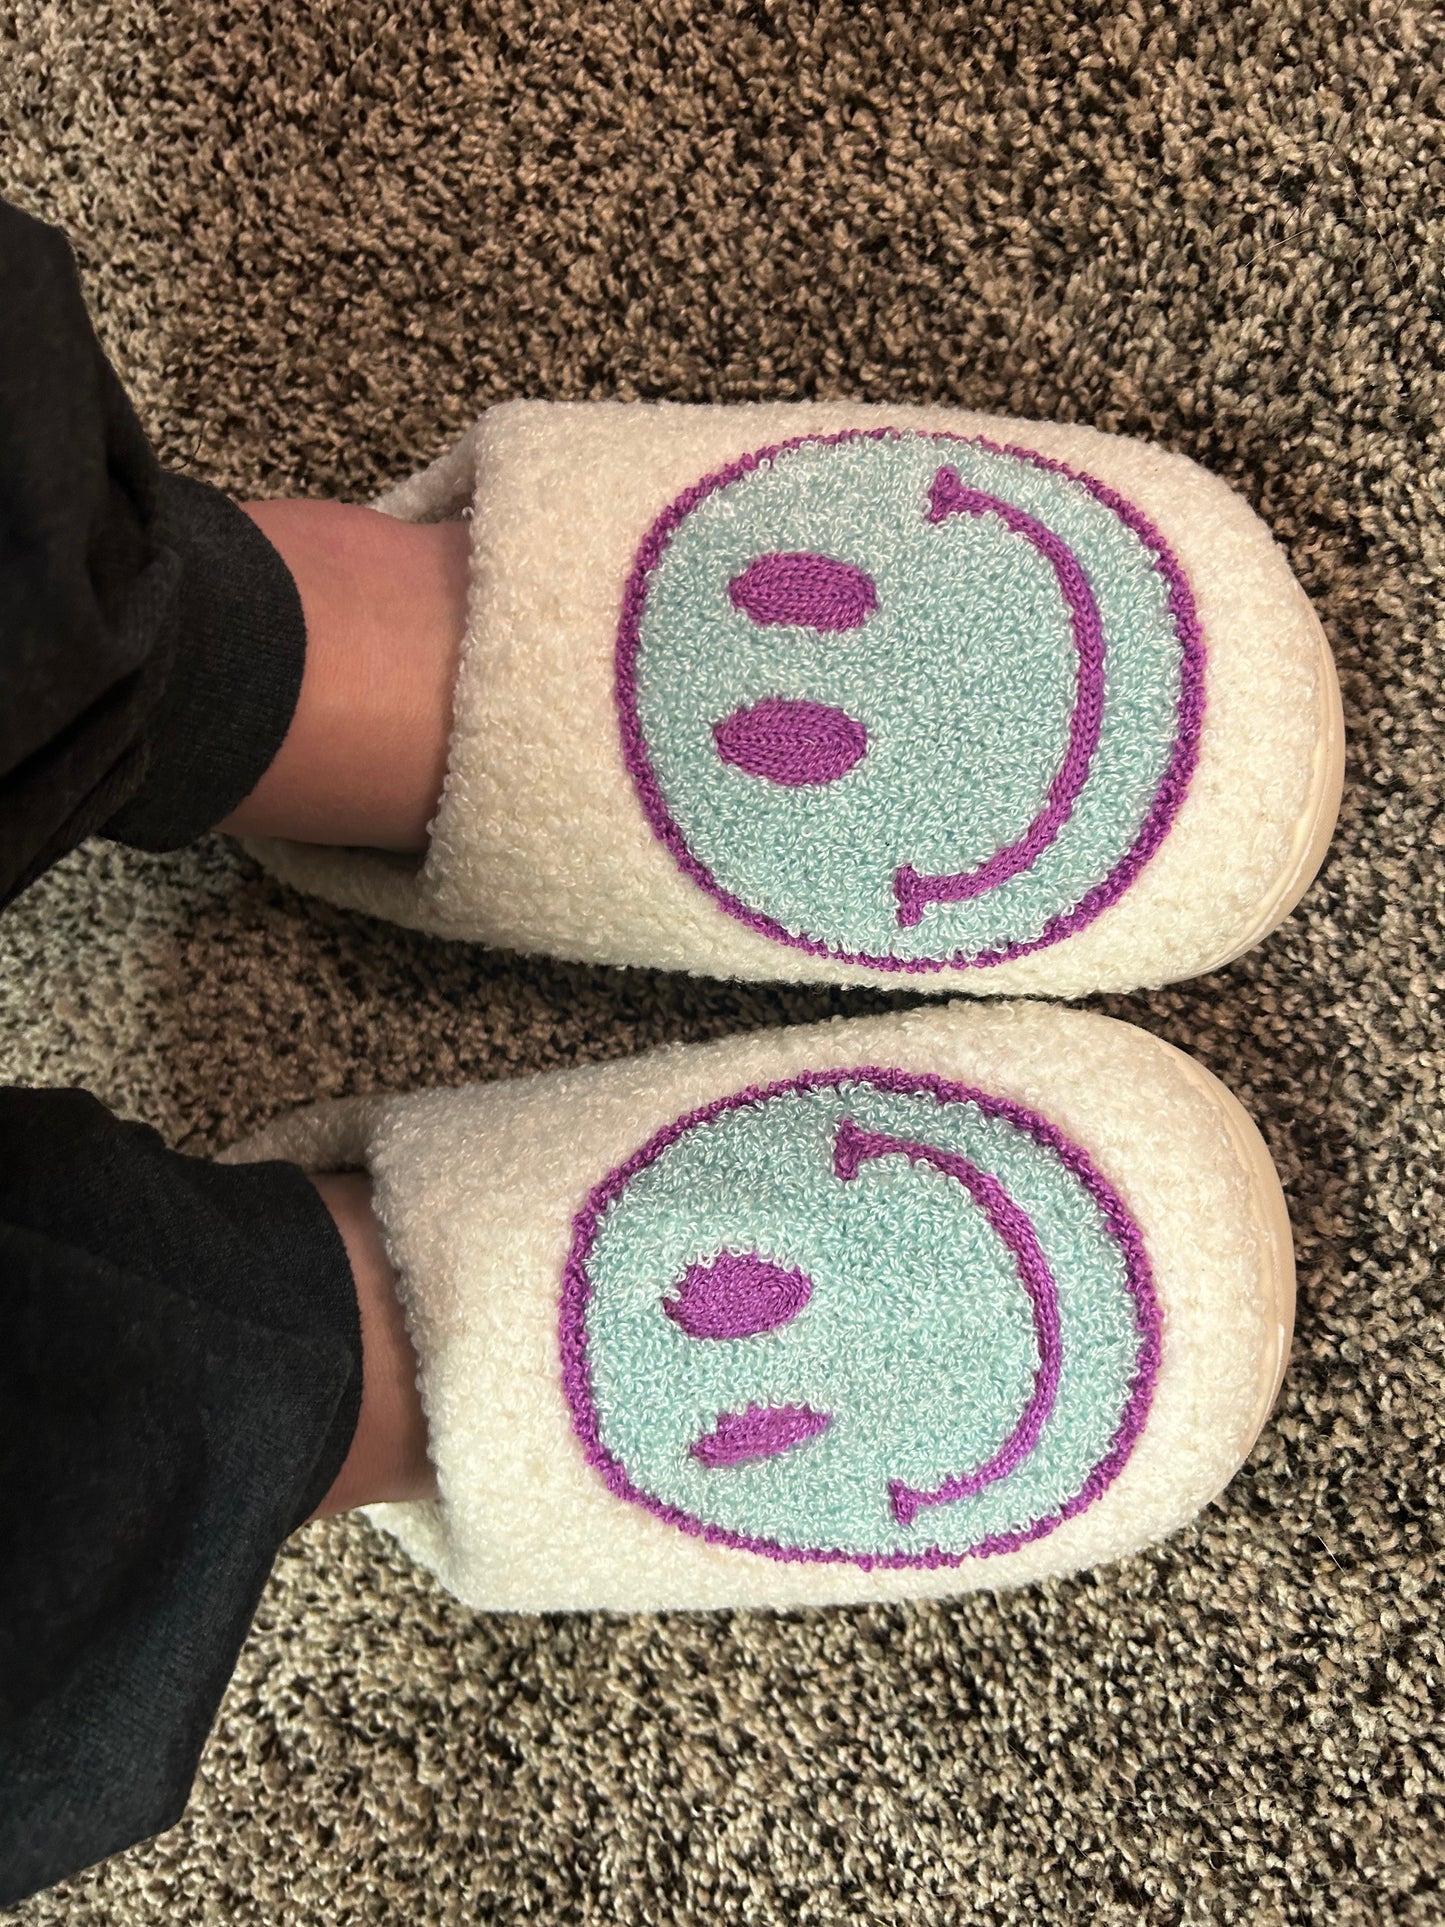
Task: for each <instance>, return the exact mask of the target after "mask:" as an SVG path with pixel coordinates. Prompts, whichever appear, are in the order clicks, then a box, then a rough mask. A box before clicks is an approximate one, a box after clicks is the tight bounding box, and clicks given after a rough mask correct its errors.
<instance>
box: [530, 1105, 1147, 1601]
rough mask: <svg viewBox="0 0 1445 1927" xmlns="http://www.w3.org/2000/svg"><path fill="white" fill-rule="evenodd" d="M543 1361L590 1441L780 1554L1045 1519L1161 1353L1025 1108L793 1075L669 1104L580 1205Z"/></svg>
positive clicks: (1010, 1540) (946, 1536) (675, 1516)
mask: <svg viewBox="0 0 1445 1927" xmlns="http://www.w3.org/2000/svg"><path fill="white" fill-rule="evenodd" d="M559 1335H560V1344H561V1357H562V1370H563V1382H564V1386H565V1390H566V1394H567V1398H568V1401H569V1404H570V1406H571V1412H572V1419H573V1424H574V1427H575V1430H576V1432H577V1435H578V1437H579V1439H580V1440H581V1443H582V1446H583V1449H584V1451H585V1453H586V1456H587V1458H588V1460H589V1462H590V1463H591V1464H592V1466H593V1467H594V1468H595V1469H596V1470H597V1472H598V1473H600V1475H601V1476H602V1478H603V1479H604V1480H605V1481H606V1483H607V1485H608V1486H609V1487H610V1488H611V1489H612V1491H613V1492H614V1493H616V1494H617V1495H618V1496H619V1497H620V1498H623V1499H626V1500H630V1501H632V1502H634V1503H636V1504H638V1505H641V1506H644V1507H646V1508H647V1509H648V1510H650V1511H652V1512H654V1513H656V1514H658V1515H659V1516H660V1517H662V1518H663V1519H665V1520H667V1521H668V1522H669V1523H671V1524H673V1525H676V1526H678V1527H680V1528H681V1529H683V1530H684V1531H687V1532H691V1533H695V1534H699V1535H701V1536H702V1537H704V1538H706V1539H709V1540H711V1541H714V1542H716V1543H719V1544H723V1545H728V1546H734V1547H739V1548H742V1549H745V1550H748V1551H752V1552H757V1553H762V1554H765V1555H768V1556H771V1557H774V1558H781V1559H815V1560H832V1561H838V1560H843V1561H848V1562H851V1563H853V1564H856V1565H859V1566H862V1567H865V1568H866V1567H871V1566H875V1565H881V1566H933V1565H949V1564H956V1563H958V1561H960V1560H961V1559H963V1558H965V1557H970V1556H979V1555H987V1554H991V1553H998V1552H1006V1551H1011V1550H1014V1549H1015V1548H1016V1547H1018V1546H1020V1545H1023V1544H1026V1543H1027V1542H1029V1541H1030V1540H1033V1539H1037V1538H1040V1537H1042V1536H1043V1535H1044V1534H1045V1533H1047V1532H1049V1531H1051V1530H1052V1529H1053V1528H1054V1527H1055V1526H1057V1525H1059V1524H1060V1523H1061V1522H1062V1521H1063V1520H1064V1519H1067V1518H1069V1517H1072V1516H1073V1515H1074V1514H1075V1513H1077V1512H1080V1511H1082V1510H1083V1509H1084V1508H1085V1507H1086V1506H1087V1505H1089V1504H1091V1503H1092V1501H1093V1500H1094V1499H1096V1498H1097V1497H1098V1496H1099V1495H1100V1493H1102V1492H1103V1491H1104V1490H1105V1489H1106V1487H1107V1486H1108V1485H1109V1484H1110V1483H1111V1481H1112V1480H1113V1479H1114V1477H1115V1476H1116V1475H1117V1473H1118V1472H1119V1470H1120V1469H1121V1467H1122V1466H1123V1465H1124V1463H1125V1462H1126V1460H1127V1459H1128V1456H1129V1454H1130V1452H1131V1450H1132V1449H1133V1445H1134V1443H1135V1441H1136V1440H1137V1438H1138V1436H1139V1433H1140V1431H1141V1430H1142V1428H1143V1425H1144V1421H1145V1418H1146V1416H1147V1412H1148V1408H1149V1401H1150V1397H1151V1395H1152V1390H1153V1385H1154V1379H1155V1376H1156V1373H1157V1369H1158V1363H1159V1346H1160V1327H1159V1314H1158V1307H1157V1304H1156V1301H1155V1297H1154V1291H1153V1286H1152V1282H1151V1278H1150V1271H1149V1263H1148V1258H1147V1255H1146V1253H1145V1249H1144V1244H1143V1240H1142V1238H1141V1236H1140V1233H1139V1230H1138V1227H1137V1226H1136V1224H1135V1223H1134V1221H1133V1219H1132V1217H1131V1216H1130V1214H1129V1212H1128V1211H1127V1209H1126V1207H1125V1206H1124V1204H1123V1202H1122V1200H1121V1199H1120V1198H1119V1197H1118V1195H1117V1193H1115V1192H1114V1191H1113V1189H1112V1188H1111V1187H1110V1186H1109V1184H1108V1183H1107V1182H1106V1180H1105V1179H1104V1178H1103V1177H1102V1176H1101V1174H1100V1173H1099V1172H1098V1171H1097V1170H1096V1169H1095V1168H1094V1166H1093V1164H1092V1163H1091V1162H1090V1160H1089V1159H1088V1157H1087V1156H1086V1155H1085V1153H1084V1152H1083V1151H1082V1150H1081V1149H1080V1148H1079V1147H1078V1146H1077V1145H1074V1144H1072V1143H1071V1142H1070V1141H1069V1140H1068V1139H1067V1138H1066V1137H1064V1136H1063V1134H1062V1133H1061V1132H1060V1131H1058V1130H1057V1129H1056V1128H1055V1127H1054V1126H1053V1125H1051V1124H1050V1123H1049V1122H1048V1121H1047V1120H1046V1119H1044V1118H1042V1117H1040V1116H1038V1115H1036V1114H1035V1113H1033V1112H1030V1111H1027V1110H1025V1109H1023V1108H1022V1107H1020V1106H1018V1105H1015V1104H1011V1103H1008V1102H1006V1101H1004V1100H1002V1099H998V1098H993V1097H990V1096H988V1095H986V1094H985V1093H983V1092H979V1091H973V1090H970V1089H968V1088H966V1087H964V1086H961V1085H958V1084H951V1083H948V1082H945V1081H944V1080H942V1079H939V1078H932V1077H924V1076H918V1075H915V1074H912V1073H907V1072H902V1071H896V1070H890V1069H878V1068H873V1067H866V1068H861V1069H856V1070H848V1071H829V1072H817V1073H805V1074H804V1075H802V1076H800V1077H797V1078H794V1079H791V1080H789V1081H787V1082H783V1083H778V1084H774V1085H770V1086H767V1087H765V1088H753V1089H748V1090H744V1091H740V1092H738V1093H737V1094H736V1095H734V1096H732V1097H728V1098H724V1099H722V1100H720V1101H718V1102H716V1103H713V1104H710V1105H707V1106H705V1107H703V1108H702V1109H700V1110H698V1111H695V1112H692V1113H690V1114H689V1115H687V1116H685V1117H682V1118H679V1119H678V1120H677V1121H676V1122H675V1123H673V1124H671V1125H669V1126H668V1127H667V1128H666V1129H664V1130H662V1131H660V1132H658V1133H657V1134H656V1135H655V1136H654V1137H653V1138H652V1139H651V1140H650V1141H649V1142H648V1143H646V1144H645V1145H643V1146H642V1147H641V1148H640V1149H639V1150H638V1151H637V1152H636V1153H635V1154H634V1155H633V1156H632V1157H631V1158H629V1159H628V1160H627V1161H626V1162H625V1163H624V1164H622V1165H621V1166H619V1167H618V1168H617V1169H616V1170H614V1171H612V1172H611V1173H610V1174H609V1175H608V1176H607V1177H606V1178H605V1179H604V1180H603V1181H602V1183H601V1184H599V1185H598V1186H597V1187H596V1189H595V1190H594V1191H593V1192H592V1194H591V1196H590V1197H589V1198H588V1200H587V1202H586V1204H585V1205H584V1207H583V1209H582V1210H581V1211H580V1212H579V1213H578V1216H577V1219H576V1222H575V1226H574V1235H573V1242H572V1247H571V1251H570V1254H569V1257H568V1260H567V1264H566V1270H565V1277H564V1283H563V1291H562V1302H561V1317H560V1334H559Z"/></svg>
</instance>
